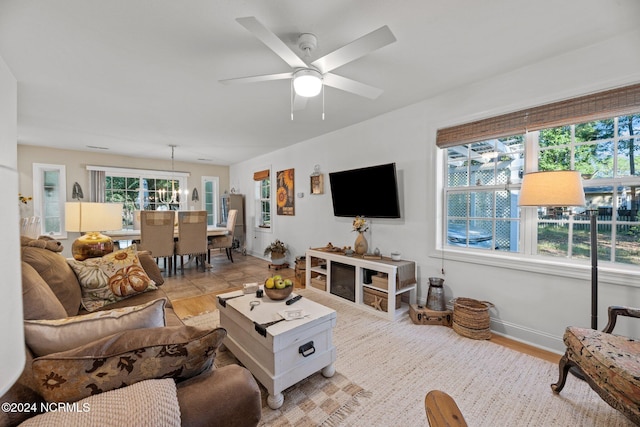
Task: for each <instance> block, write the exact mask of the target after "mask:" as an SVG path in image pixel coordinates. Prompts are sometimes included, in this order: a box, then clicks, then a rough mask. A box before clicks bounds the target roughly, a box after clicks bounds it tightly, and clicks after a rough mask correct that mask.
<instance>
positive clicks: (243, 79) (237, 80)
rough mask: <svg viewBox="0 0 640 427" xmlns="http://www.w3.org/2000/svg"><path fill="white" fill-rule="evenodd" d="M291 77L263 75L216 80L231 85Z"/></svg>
mask: <svg viewBox="0 0 640 427" xmlns="http://www.w3.org/2000/svg"><path fill="white" fill-rule="evenodd" d="M292 75H293V73H279V74H263V75H261V76H249V77H238V78H235V79H225V80H218V81H219V82H220V83H222V84H224V85H228V84H232V83H256V82H268V81H271V80H284V79H290V78H291V76H292Z"/></svg>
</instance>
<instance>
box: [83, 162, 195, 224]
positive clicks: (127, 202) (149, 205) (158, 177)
mask: <svg viewBox="0 0 640 427" xmlns="http://www.w3.org/2000/svg"><path fill="white" fill-rule="evenodd" d="M87 169H89V170H104V171H105V175H106V176H105V181H106V182H105V190H104V191H105V195H104V196H105V199H104V200H105V202H107V203H110V202H111V203H122V204H123V214H122V215H123V218H122V225H123V227H122V228H123V229H131V228H133V218H134V211H136V210H181V209H182V210H186V209H187V208H188V195H189V191H188V190H184V189H186V188H188V187H187V177H188V176H189V174H188V173H185V172H170V171H154V170H143V169H126V168H104V167H99V166H88V167H87Z"/></svg>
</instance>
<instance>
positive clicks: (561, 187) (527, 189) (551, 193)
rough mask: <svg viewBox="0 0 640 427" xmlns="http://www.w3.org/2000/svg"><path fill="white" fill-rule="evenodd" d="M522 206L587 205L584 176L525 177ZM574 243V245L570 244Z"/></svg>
mask: <svg viewBox="0 0 640 427" xmlns="http://www.w3.org/2000/svg"><path fill="white" fill-rule="evenodd" d="M518 205H519V206H537V207H540V206H548V207H552V206H553V207H569V206H584V205H585V199H584V189H583V188H582V177H581V176H580V172H578V171H544V172H532V173H528V174H525V175H524V178H523V179H522V186H521V188H520V200H519V202H518ZM590 237H591V328H592V329H598V230H597V216H596V214H592V215H591V235H590ZM569 244H571V242H569Z"/></svg>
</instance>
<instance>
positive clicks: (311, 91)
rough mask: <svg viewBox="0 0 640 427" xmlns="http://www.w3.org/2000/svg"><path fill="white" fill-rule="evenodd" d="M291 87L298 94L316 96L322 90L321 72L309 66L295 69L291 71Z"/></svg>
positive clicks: (308, 96) (309, 96)
mask: <svg viewBox="0 0 640 427" xmlns="http://www.w3.org/2000/svg"><path fill="white" fill-rule="evenodd" d="M293 89H294V90H295V92H296V95H299V96H304V97H307V98H311V97H314V96H318V95H319V94H320V91H321V90H322V74H320V73H319V72H318V71H316V70H312V69H310V68H306V69H305V68H303V69H302V70H298V71H296V72H295V73H293Z"/></svg>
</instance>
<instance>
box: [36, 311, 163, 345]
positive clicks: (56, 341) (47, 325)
mask: <svg viewBox="0 0 640 427" xmlns="http://www.w3.org/2000/svg"><path fill="white" fill-rule="evenodd" d="M166 302H167V300H166V299H164V298H162V299H157V300H155V301H151V302H149V303H147V304H142V305H136V306H133V307H124V308H116V309H113V310H105V311H98V312H96V313H91V314H85V315H83V316H74V317H67V318H64V319H58V320H25V321H24V335H25V341H26V343H27V345H28V346H29V348H30V349H31V351H32V352H33V354H34V355H35V356H36V357H39V356H45V355H47V354H51V353H58V352H61V351H67V350H71V349H74V348H77V347H80V346H82V345H85V344H88V343H90V342H93V341H96V340H98V339H100V338H103V337H106V336H109V335H113V334H115V333H118V332H121V331H124V330H128V329H144V328H158V327H162V326H165V325H166V321H165V312H164V307H165V304H166Z"/></svg>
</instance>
